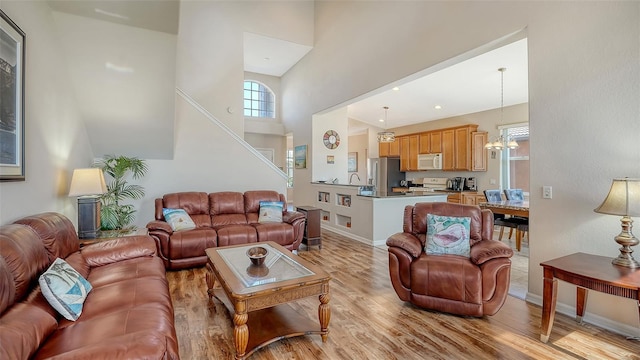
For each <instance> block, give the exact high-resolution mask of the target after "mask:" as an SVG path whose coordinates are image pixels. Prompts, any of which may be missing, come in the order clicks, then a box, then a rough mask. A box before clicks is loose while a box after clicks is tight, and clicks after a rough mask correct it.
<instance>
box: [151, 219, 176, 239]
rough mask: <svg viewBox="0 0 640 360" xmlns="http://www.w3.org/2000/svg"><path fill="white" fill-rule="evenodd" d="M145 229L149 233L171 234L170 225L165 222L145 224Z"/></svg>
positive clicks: (155, 221) (157, 221)
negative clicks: (161, 232)
mask: <svg viewBox="0 0 640 360" xmlns="http://www.w3.org/2000/svg"><path fill="white" fill-rule="evenodd" d="M147 229H148V230H149V232H151V231H163V232H166V233H167V234H169V235H171V234H173V229H171V225H169V223H167V222H166V221H160V220H154V221H151V222H149V223H148V224H147Z"/></svg>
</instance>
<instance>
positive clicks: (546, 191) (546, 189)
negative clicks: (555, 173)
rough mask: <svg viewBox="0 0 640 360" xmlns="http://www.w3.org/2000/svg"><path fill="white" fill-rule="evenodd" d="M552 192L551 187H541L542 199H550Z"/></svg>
mask: <svg viewBox="0 0 640 360" xmlns="http://www.w3.org/2000/svg"><path fill="white" fill-rule="evenodd" d="M552 195H553V192H552V190H551V186H549V185H545V186H543V187H542V198H543V199H551V197H552Z"/></svg>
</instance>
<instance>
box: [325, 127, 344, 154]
mask: <svg viewBox="0 0 640 360" xmlns="http://www.w3.org/2000/svg"><path fill="white" fill-rule="evenodd" d="M322 141H323V142H324V146H326V147H327V149H335V148H337V147H338V145H340V135H338V133H337V132H335V131H334V130H329V131H327V132H326V133H324V136H323V137H322Z"/></svg>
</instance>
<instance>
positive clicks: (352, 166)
mask: <svg viewBox="0 0 640 360" xmlns="http://www.w3.org/2000/svg"><path fill="white" fill-rule="evenodd" d="M347 171H348V172H356V171H358V153H357V152H350V153H349V154H348V157H347Z"/></svg>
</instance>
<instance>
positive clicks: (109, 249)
mask: <svg viewBox="0 0 640 360" xmlns="http://www.w3.org/2000/svg"><path fill="white" fill-rule="evenodd" d="M80 253H81V254H82V257H84V259H85V261H86V262H87V265H89V266H90V267H96V266H102V265H107V264H112V263H115V262H118V261H123V260H127V259H133V258H138V257H144V256H156V243H155V241H153V238H151V236H148V235H136V236H127V237H121V238H114V239H112V240H108V241H103V242H99V243H95V244H92V245H89V246H86V247H84V248H82V249H80Z"/></svg>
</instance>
